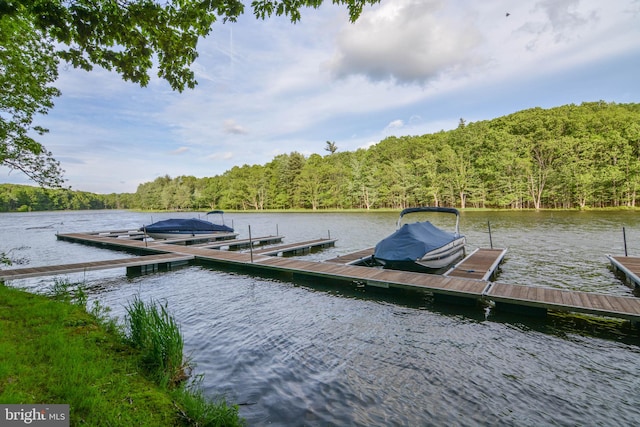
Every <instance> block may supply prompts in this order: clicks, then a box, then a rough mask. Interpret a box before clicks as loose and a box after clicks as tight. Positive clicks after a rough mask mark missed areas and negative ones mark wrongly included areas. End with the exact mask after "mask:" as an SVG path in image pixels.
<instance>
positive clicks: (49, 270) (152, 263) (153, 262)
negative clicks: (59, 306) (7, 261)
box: [0, 253, 194, 280]
mask: <svg viewBox="0 0 640 427" xmlns="http://www.w3.org/2000/svg"><path fill="white" fill-rule="evenodd" d="M193 259H194V256H193V255H176V254H173V253H166V254H159V255H147V256H141V257H134V258H120V259H110V260H105V261H90V262H80V263H74V264H62V265H49V266H44V267H26V268H14V269H9V270H0V280H15V279H27V278H31V277H42V276H57V275H62V274H70V273H82V272H85V271H95V270H105V269H109V268H121V267H126V268H127V271H130V269H131V268H132V267H149V268H151V269H153V270H154V271H156V270H158V269H162V268H166V269H170V268H171V267H172V266H175V265H178V264H185V263H188V262H189V261H192V260H193ZM145 270H146V268H145Z"/></svg>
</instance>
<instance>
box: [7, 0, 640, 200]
mask: <svg viewBox="0 0 640 427" xmlns="http://www.w3.org/2000/svg"><path fill="white" fill-rule="evenodd" d="M639 10H640V2H638V1H633V0H608V1H607V2H606V3H602V2H601V0H558V1H551V0H539V1H537V2H518V1H515V0H495V1H492V2H476V1H470V0H447V1H444V0H424V1H419V0H383V1H382V2H381V3H380V4H379V5H376V6H373V7H370V6H367V7H365V8H364V13H363V15H362V17H361V19H360V20H359V21H357V22H356V23H355V24H351V23H349V22H348V15H347V13H346V9H345V7H344V6H339V5H333V4H331V3H330V2H325V4H323V6H321V7H320V8H319V9H318V10H305V11H304V13H303V20H302V22H300V23H299V24H296V25H292V24H291V23H290V22H288V21H287V20H286V19H282V18H274V19H268V20H266V21H259V20H258V21H257V20H254V19H253V17H252V16H250V14H249V16H247V15H245V16H243V17H241V19H240V20H239V22H238V23H237V24H225V25H222V24H219V23H218V24H216V25H214V28H213V31H212V36H210V37H209V38H208V39H205V40H203V41H201V42H200V43H199V45H198V46H199V53H200V56H199V57H198V60H197V63H196V64H195V67H194V70H195V72H196V76H197V79H198V81H199V83H200V84H199V85H198V87H197V88H196V89H195V90H187V91H185V92H183V93H174V92H172V91H171V90H170V88H169V86H168V84H167V83H166V82H164V81H162V80H159V79H158V78H157V77H152V80H151V82H150V85H149V86H148V87H147V88H139V87H137V86H136V85H134V84H131V83H128V82H123V81H122V80H121V79H120V77H119V76H118V75H116V74H114V73H110V72H107V71H104V70H101V69H99V68H96V69H95V70H94V71H92V72H91V73H87V72H84V71H78V70H73V69H63V70H62V72H61V77H60V80H59V81H58V82H57V86H58V87H59V88H60V89H61V90H62V92H63V95H62V97H61V98H60V99H58V100H56V106H55V108H54V109H53V110H52V111H51V112H50V114H49V115H47V116H45V117H43V118H41V119H39V120H38V123H37V124H39V125H42V126H44V127H47V128H49V129H50V130H51V132H50V133H49V134H47V135H44V136H43V137H42V138H41V139H39V140H40V141H41V142H42V143H43V144H44V145H45V146H46V147H47V149H49V150H51V151H52V152H53V153H54V156H56V157H57V158H59V159H60V160H62V162H63V165H62V167H63V168H64V169H65V170H66V171H67V178H68V179H69V181H70V184H71V185H72V186H73V187H74V188H78V189H82V190H87V191H98V192H113V191H116V192H123V191H135V189H136V186H137V185H138V184H140V183H142V182H146V181H152V180H153V179H155V178H156V177H157V176H162V175H165V174H169V175H171V176H178V175H194V176H197V177H202V176H212V175H215V174H222V173H224V172H225V171H226V170H228V169H230V168H231V167H233V166H234V165H242V164H265V163H267V162H269V161H271V160H272V159H273V157H274V156H275V155H277V154H282V153H289V152H292V151H297V152H300V153H303V154H306V155H309V154H311V153H319V154H322V155H324V154H326V152H325V151H324V148H325V142H326V141H335V142H336V144H337V145H338V146H339V147H340V150H341V151H348V150H355V149H357V148H361V147H368V146H371V145H373V144H375V143H377V142H378V141H380V140H382V139H383V138H385V137H387V136H390V135H395V136H402V135H420V134H424V133H430V132H437V131H439V130H447V129H451V128H455V127H456V126H457V124H458V121H459V119H460V118H464V119H465V120H467V122H470V121H477V120H483V119H490V118H493V117H497V116H499V115H503V114H508V113H512V112H514V111H517V110H518V109H522V108H530V107H534V106H542V107H551V106H555V105H562V104H566V103H580V102H582V101H594V100H600V99H603V100H606V101H616V102H638V99H640V87H639V86H638V84H637V69H638V68H639V67H640V28H639V26H638V25H637V24H638V11H639ZM506 12H509V13H510V15H509V16H508V17H507V16H506ZM336 77H339V78H336ZM178 154H179V155H178ZM5 172H6V168H5V169H4V170H3V169H2V168H0V182H2V181H5V182H16V181H18V180H19V179H20V178H19V177H20V176H21V175H20V174H19V173H18V172H14V173H12V174H11V175H7V174H6V173H5ZM5 178H6V179H5Z"/></svg>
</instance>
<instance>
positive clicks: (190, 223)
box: [140, 210, 235, 239]
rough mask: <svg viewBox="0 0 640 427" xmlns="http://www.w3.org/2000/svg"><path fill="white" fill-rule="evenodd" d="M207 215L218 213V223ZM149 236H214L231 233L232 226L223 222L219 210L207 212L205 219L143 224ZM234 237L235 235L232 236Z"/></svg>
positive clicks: (157, 237)
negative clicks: (210, 219)
mask: <svg viewBox="0 0 640 427" xmlns="http://www.w3.org/2000/svg"><path fill="white" fill-rule="evenodd" d="M209 215H219V216H220V221H221V223H220V224H216V223H214V222H212V221H209V220H208V217H209ZM140 231H144V232H145V233H146V234H147V235H148V236H149V237H153V238H154V239H175V238H178V237H196V236H198V237H207V236H208V235H211V237H214V238H215V237H216V235H222V234H230V233H233V232H234V230H233V228H231V227H229V226H227V225H225V224H224V212H223V211H220V210H215V211H210V212H207V220H203V219H200V218H171V219H165V220H163V221H157V222H154V223H153V224H149V225H145V226H143V227H142V228H141V229H140ZM233 237H235V236H233Z"/></svg>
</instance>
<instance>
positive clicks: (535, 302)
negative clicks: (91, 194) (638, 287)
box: [5, 233, 640, 323]
mask: <svg viewBox="0 0 640 427" xmlns="http://www.w3.org/2000/svg"><path fill="white" fill-rule="evenodd" d="M58 238H59V239H61V240H66V241H71V242H77V243H85V244H91V245H97V246H101V247H105V248H112V249H120V250H123V249H124V248H127V247H128V248H129V250H130V251H135V252H142V253H156V254H157V253H166V254H173V255H177V256H192V257H193V258H194V260H195V261H196V262H201V263H206V264H212V265H219V266H222V267H231V266H235V267H237V268H241V269H243V270H245V271H250V272H258V273H259V272H266V271H272V272H278V273H280V274H283V275H285V277H297V276H308V277H319V278H324V279H327V280H331V281H336V282H346V283H354V282H355V283H362V284H366V285H370V286H376V287H383V288H405V289H414V290H415V289H418V290H424V291H429V292H431V293H433V294H434V295H436V296H438V295H445V296H448V297H454V299H460V300H466V301H469V300H473V301H484V302H485V303H486V302H489V303H494V304H495V306H496V307H497V308H501V307H505V308H507V309H509V311H514V312H517V313H522V314H523V313H525V312H527V309H528V308H531V309H534V310H538V312H539V313H540V314H543V313H546V311H547V310H558V311H567V312H581V313H588V314H592V315H598V316H605V317H617V318H622V319H626V320H630V321H632V322H635V323H640V298H634V297H622V296H613V295H605V294H599V293H592V292H577V291H570V290H561V289H555V288H546V287H539V286H525V285H510V284H505V283H492V282H487V281H486V280H482V279H477V278H468V277H455V276H454V273H453V272H452V273H450V274H449V275H447V276H444V275H432V274H423V273H414V272H406V271H395V270H384V269H377V268H370V267H362V266H356V265H349V264H348V263H346V264H345V263H337V262H318V261H306V260H301V259H294V258H284V257H277V256H268V255H267V254H269V255H273V254H274V253H275V254H276V255H277V254H278V253H281V252H280V251H281V250H282V249H283V247H281V248H280V249H279V250H278V252H273V251H271V252H267V251H265V252H262V253H259V252H258V251H253V253H251V254H250V253H248V252H236V251H220V250H212V249H206V248H199V247H192V246H182V245H175V244H170V243H162V242H158V243H156V242H140V241H137V240H129V239H118V238H110V237H101V236H96V235H88V234H82V233H74V234H67V235H58ZM321 240H331V239H320V240H318V242H320V241H321ZM334 241H335V240H334ZM307 243H309V242H307ZM331 244H332V243H331ZM295 245H299V244H292V245H288V246H291V247H294V246H295ZM500 251H501V250H500ZM482 253H483V252H480V254H482ZM485 254H486V253H485ZM496 254H497V255H498V256H497V257H496ZM500 254H502V255H500ZM472 255H473V254H472ZM478 256H479V255H478ZM493 256H494V259H495V260H497V259H501V258H502V256H503V253H502V252H498V253H496V252H494V253H493ZM141 258H148V257H141ZM467 261H468V260H467ZM494 263H495V261H494ZM465 265H466V266H467V267H464V266H465ZM469 265H470V264H464V261H463V262H461V263H460V266H461V267H463V268H460V269H458V270H459V271H460V272H462V273H465V269H466V270H467V271H466V273H467V274H471V273H475V271H471V270H475V268H469ZM5 271H8V270H5ZM483 277H486V273H485V275H483Z"/></svg>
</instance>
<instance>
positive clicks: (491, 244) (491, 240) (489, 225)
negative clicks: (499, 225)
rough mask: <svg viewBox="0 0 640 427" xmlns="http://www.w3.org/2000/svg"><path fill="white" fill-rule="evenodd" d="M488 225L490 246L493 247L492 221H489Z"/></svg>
mask: <svg viewBox="0 0 640 427" xmlns="http://www.w3.org/2000/svg"><path fill="white" fill-rule="evenodd" d="M487 227H489V246H490V247H491V249H493V238H492V237H491V222H490V221H487Z"/></svg>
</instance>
